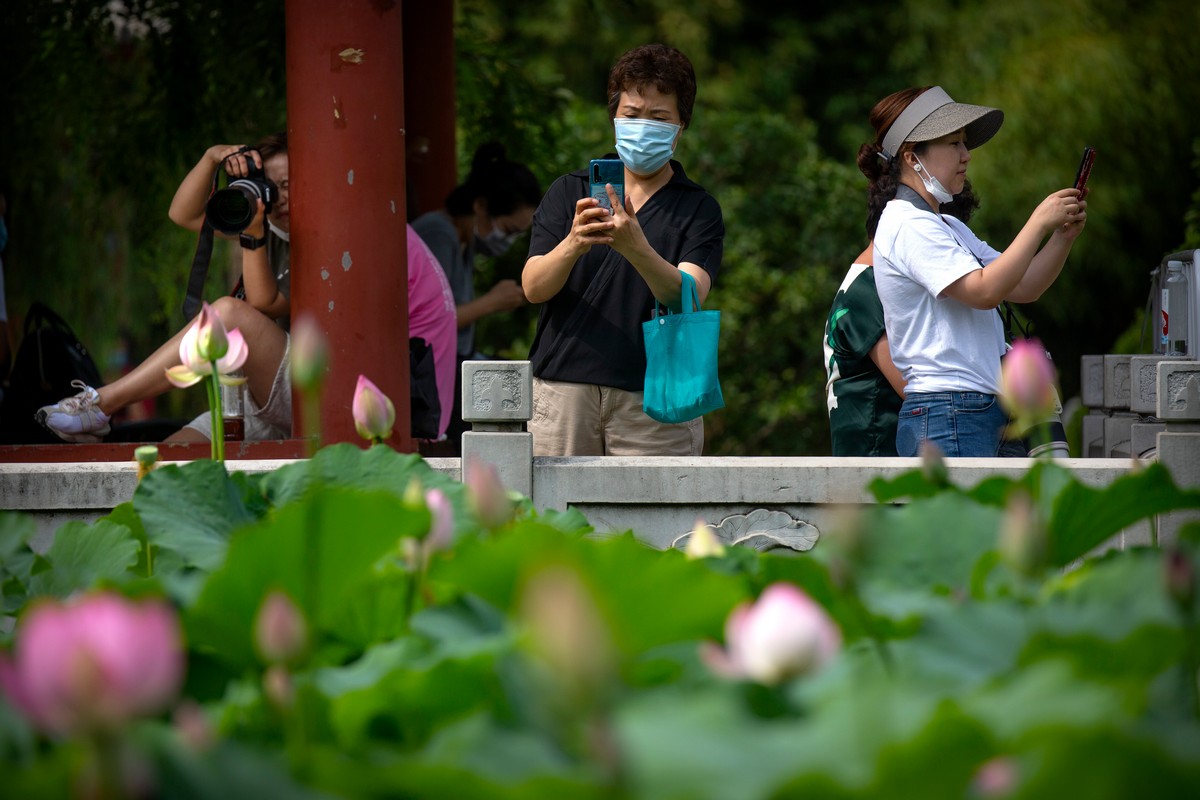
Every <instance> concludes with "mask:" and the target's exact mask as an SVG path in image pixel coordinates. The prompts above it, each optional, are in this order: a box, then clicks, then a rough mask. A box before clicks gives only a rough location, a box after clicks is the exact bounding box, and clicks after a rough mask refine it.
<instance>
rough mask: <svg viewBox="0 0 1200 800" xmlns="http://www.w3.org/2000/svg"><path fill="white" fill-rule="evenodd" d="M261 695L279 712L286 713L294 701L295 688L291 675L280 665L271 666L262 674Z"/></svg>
mask: <svg viewBox="0 0 1200 800" xmlns="http://www.w3.org/2000/svg"><path fill="white" fill-rule="evenodd" d="M262 682H263V695H264V696H265V697H266V698H267V700H268V701H270V703H271V705H273V706H275V708H277V709H279V710H280V711H287V710H288V709H289V708H291V707H292V703H294V702H295V701H296V686H295V684H294V683H293V682H292V676H291V673H289V672H288V671H287V669H286V668H285V667H283V666H282V665H280V664H272V665H271V666H269V667H267V671H266V672H264V673H263V677H262Z"/></svg>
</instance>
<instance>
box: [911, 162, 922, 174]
mask: <svg viewBox="0 0 1200 800" xmlns="http://www.w3.org/2000/svg"><path fill="white" fill-rule="evenodd" d="M913 171H914V172H920V171H921V162H920V161H918V162H917V163H916V165H915V166H914V167H913Z"/></svg>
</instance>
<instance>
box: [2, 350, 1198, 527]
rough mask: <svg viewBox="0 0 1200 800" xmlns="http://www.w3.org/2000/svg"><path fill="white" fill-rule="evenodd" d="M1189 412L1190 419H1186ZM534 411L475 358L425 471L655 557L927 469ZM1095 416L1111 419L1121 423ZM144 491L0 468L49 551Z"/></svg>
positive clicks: (803, 518)
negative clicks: (669, 453)
mask: <svg viewBox="0 0 1200 800" xmlns="http://www.w3.org/2000/svg"><path fill="white" fill-rule="evenodd" d="M1187 366H1188V365H1187V364H1186V363H1184V362H1164V363H1163V364H1162V365H1161V366H1158V367H1156V369H1158V370H1165V372H1164V373H1163V374H1164V375H1165V376H1166V377H1165V378H1163V380H1166V381H1167V391H1165V392H1163V393H1162V395H1163V397H1164V398H1173V399H1169V400H1168V403H1167V407H1166V408H1165V409H1164V410H1166V411H1168V412H1169V413H1167V414H1165V415H1164V414H1159V416H1160V417H1164V416H1165V417H1166V421H1165V422H1161V423H1154V424H1162V425H1163V426H1164V427H1163V429H1162V430H1161V431H1159V432H1158V433H1157V436H1158V439H1157V445H1156V448H1157V452H1158V454H1159V457H1160V458H1162V459H1163V460H1164V461H1166V460H1168V459H1170V460H1171V468H1172V469H1173V470H1178V472H1177V473H1176V480H1177V482H1179V483H1181V484H1183V485H1192V486H1200V470H1198V469H1197V465H1198V464H1200V447H1198V446H1197V445H1196V439H1195V434H1194V433H1193V431H1192V429H1191V428H1186V429H1184V428H1181V429H1179V430H1176V428H1175V426H1177V425H1191V424H1193V423H1191V422H1183V421H1177V420H1176V418H1175V417H1172V416H1171V415H1172V414H1192V413H1193V411H1191V410H1190V409H1193V408H1200V401H1197V400H1196V398H1195V394H1194V393H1195V386H1194V385H1193V384H1196V383H1197V380H1194V379H1192V378H1190V377H1186V376H1185V375H1184V372H1182V371H1175V370H1173V368H1176V367H1178V368H1181V369H1182V368H1183V367H1187ZM1190 366H1191V368H1193V369H1195V368H1197V367H1200V365H1197V364H1194V363H1193V364H1191V365H1190ZM1171 376H1174V377H1171ZM1180 381H1183V383H1182V384H1180ZM1181 386H1182V387H1183V388H1181ZM1189 392H1191V393H1192V394H1189ZM1180 398H1182V400H1180ZM1189 398H1191V399H1190V400H1189ZM1179 402H1182V404H1183V406H1182V408H1183V410H1182V411H1180V410H1177V409H1176V405H1178V404H1179ZM1189 403H1190V404H1191V405H1189ZM1115 410H1116V409H1114V411H1115ZM531 415H532V377H531V372H530V368H529V364H528V362H523V361H517V362H514V361H502V362H486V361H476V362H467V363H466V364H464V365H463V418H464V419H465V420H467V421H469V422H471V423H472V425H473V429H472V430H471V431H469V432H467V433H465V434H463V439H462V458H461V460H460V459H458V458H430V459H428V463H429V464H430V466H431V467H433V468H434V469H435V470H437V471H439V472H442V473H444V474H447V475H449V476H451V477H453V478H456V479H460V478H462V477H463V471H464V470H465V471H466V472H467V473H468V474H469V472H470V470H471V469H472V468H474V465H476V464H479V463H488V464H492V465H494V466H495V467H496V469H497V471H498V472H499V474H500V477H501V480H502V481H503V482H504V484H505V486H507V487H508V488H510V489H512V490H514V491H518V492H520V493H522V494H524V495H526V496H528V497H530V498H531V499H532V501H533V503H534V505H535V507H537V508H538V509H559V510H565V509H566V508H568V507H574V508H577V509H579V510H580V511H581V512H582V513H583V514H584V515H585V516H586V517H587V518H588V520H589V522H590V523H591V524H592V526H593V527H594V528H595V529H596V531H597V533H598V534H599V535H606V534H613V533H619V532H622V531H625V530H633V531H635V532H636V533H637V534H638V536H639V537H641V538H643V539H644V540H645V541H646V542H647V543H649V544H651V545H654V546H656V547H664V548H665V547H671V546H673V545H679V544H681V543H682V542H684V541H685V540H686V537H687V535H688V534H689V532H690V531H691V530H692V529H693V528H694V527H695V525H696V523H697V521H703V522H705V523H707V524H709V525H712V526H714V527H715V528H716V529H717V532H718V535H719V536H720V537H721V538H723V539H725V540H726V541H729V542H734V541H737V542H740V543H742V544H745V545H747V546H752V547H756V548H759V549H768V548H787V549H791V550H804V549H807V548H808V547H811V546H812V544H813V542H815V541H816V540H817V539H818V538H819V537H820V536H821V535H824V534H825V533H827V532H830V531H832V530H835V529H836V528H837V527H838V526H839V524H840V523H841V521H842V520H843V515H844V514H846V513H847V510H848V509H853V508H855V507H862V506H864V505H869V504H873V503H874V502H875V500H874V498H873V496H872V495H871V493H870V492H869V491H868V490H867V486H868V484H869V483H870V482H871V481H872V480H873V479H875V478H884V479H887V478H893V477H896V476H898V475H900V474H902V473H904V472H907V471H909V470H911V469H913V468H915V467H918V466H919V465H920V460H919V459H915V458H889V459H871V458H832V457H757V458H756V457H737V458H733V457H695V458H679V457H604V458H601V457H569V458H546V457H538V458H535V457H534V456H533V439H532V435H531V434H529V433H528V432H526V431H525V430H524V428H525V422H526V421H527V420H528V419H529V418H530V416H531ZM1094 416H1096V417H1098V418H1103V419H1108V418H1112V417H1114V416H1115V414H1103V413H1096V412H1094ZM1183 419H1185V420H1190V419H1192V418H1191V417H1183ZM1090 424H1092V425H1094V423H1090ZM1138 424H1142V423H1138ZM1115 436H1116V435H1114V438H1113V440H1112V441H1114V442H1115V441H1116V438H1115ZM1189 437H1190V438H1189ZM1127 438H1128V437H1127ZM281 463H285V462H280V461H239V462H237V469H239V470H241V471H244V472H262V471H269V470H272V469H275V468H276V467H278V466H279V465H280V464H281ZM1061 463H1063V464H1064V465H1066V466H1068V467H1069V468H1070V469H1071V470H1072V471H1073V472H1074V473H1075V475H1076V476H1077V477H1078V478H1079V480H1081V481H1082V482H1084V483H1085V484H1087V485H1089V486H1095V487H1102V486H1106V485H1108V484H1110V483H1112V482H1113V481H1114V480H1116V479H1117V478H1118V477H1120V476H1122V475H1124V474H1126V473H1127V472H1128V471H1129V470H1130V468H1131V467H1132V465H1133V463H1134V462H1133V459H1131V458H1130V457H1129V456H1128V453H1120V452H1117V451H1114V455H1112V456H1110V457H1091V458H1072V459H1063V460H1062V462H1061ZM1029 464H1030V462H1029V461H1028V460H1025V459H999V458H996V459H993V458H962V459H951V460H950V461H948V462H947V471H948V473H949V476H950V480H952V481H953V482H954V483H956V484H958V485H960V486H974V485H975V484H977V483H979V482H980V481H982V480H984V479H985V478H987V477H990V476H993V475H1010V476H1016V475H1019V474H1021V473H1022V472H1024V470H1026V469H1027V468H1028V467H1029ZM136 485H137V484H136V470H135V466H134V465H133V464H132V463H128V464H124V463H121V464H111V463H110V464H0V507H2V508H5V509H16V510H21V511H25V512H27V513H30V514H32V515H34V517H35V518H36V519H37V521H38V525H39V539H40V540H41V541H43V542H46V541H48V540H49V537H50V536H52V532H53V531H54V530H55V529H57V527H58V526H59V525H61V524H62V523H64V522H67V521H70V520H75V519H79V520H92V519H96V518H98V517H100V516H102V515H103V514H105V513H107V512H108V511H109V510H111V509H112V508H113V507H115V506H116V505H117V504H119V503H121V502H124V501H125V500H128V499H129V498H130V497H131V496H132V495H133V491H134V489H135V488H136ZM1162 523H1163V521H1162V520H1160V526H1159V534H1160V540H1163V541H1165V540H1166V539H1167V538H1168V537H1169V536H1170V535H1172V534H1171V531H1173V530H1174V529H1175V528H1169V529H1168V528H1167V527H1166V526H1165V525H1163V524H1162ZM1175 524H1177V522H1176V523H1175ZM947 535H952V534H951V533H950V532H948V534H947ZM1149 542H1150V528H1149V525H1148V524H1142V525H1138V526H1135V527H1133V528H1130V529H1128V530H1126V531H1124V532H1122V533H1121V534H1120V535H1119V536H1118V537H1117V538H1116V540H1114V541H1113V542H1110V546H1128V545H1132V544H1147V543H1149Z"/></svg>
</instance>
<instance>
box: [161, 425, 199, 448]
mask: <svg viewBox="0 0 1200 800" xmlns="http://www.w3.org/2000/svg"><path fill="white" fill-rule="evenodd" d="M163 441H164V442H197V443H199V442H204V443H205V444H208V442H209V438H208V437H207V436H205V435H204V434H203V433H201V432H200V431H198V430H196V429H195V428H189V427H187V426H186V425H185V426H184V427H182V428H180V429H179V430H177V431H175V432H174V433H172V434H171V435H170V436H168V437H167V438H165V439H163Z"/></svg>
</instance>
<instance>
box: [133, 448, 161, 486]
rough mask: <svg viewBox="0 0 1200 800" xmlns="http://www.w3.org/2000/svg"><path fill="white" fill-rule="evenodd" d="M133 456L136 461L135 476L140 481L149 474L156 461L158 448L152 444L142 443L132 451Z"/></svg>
mask: <svg viewBox="0 0 1200 800" xmlns="http://www.w3.org/2000/svg"><path fill="white" fill-rule="evenodd" d="M133 457H134V459H135V460H136V461H137V465H138V467H137V477H138V480H139V481H140V480H141V479H142V478H144V477H146V476H147V475H149V474H150V472H151V471H152V470H153V469H154V465H155V464H157V463H158V448H157V447H156V446H154V445H152V444H146V445H142V446H141V447H139V448H137V449H136V450H134V451H133Z"/></svg>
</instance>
